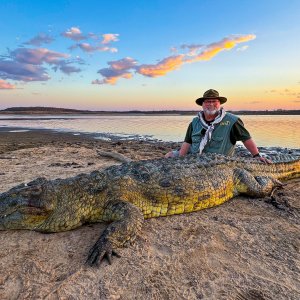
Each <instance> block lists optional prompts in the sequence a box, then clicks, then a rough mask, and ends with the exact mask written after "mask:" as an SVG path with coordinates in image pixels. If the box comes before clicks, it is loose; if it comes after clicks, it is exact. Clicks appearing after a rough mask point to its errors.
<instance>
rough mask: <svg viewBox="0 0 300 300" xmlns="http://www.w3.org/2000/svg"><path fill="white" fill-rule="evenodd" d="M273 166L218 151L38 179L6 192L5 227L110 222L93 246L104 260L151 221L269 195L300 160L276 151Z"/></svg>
mask: <svg viewBox="0 0 300 300" xmlns="http://www.w3.org/2000/svg"><path fill="white" fill-rule="evenodd" d="M272 159H273V163H272V164H263V163H261V162H259V161H257V160H255V159H246V158H238V157H226V156H222V155H218V154H206V155H203V156H198V155H187V156H185V157H180V158H169V159H155V160H144V161H137V162H130V163H124V164H121V165H118V166H112V167H109V168H106V169H104V170H100V171H94V172H92V173H90V174H80V175H77V176H75V177H72V178H67V179H55V180H46V179H45V178H38V179H36V180H34V181H31V182H29V183H28V184H21V185H18V186H16V187H14V188H12V189H10V190H9V191H7V192H5V193H2V194H1V195H0V230H9V229H29V230H35V231H40V232H60V231H66V230H71V229H74V228H77V227H79V226H81V225H82V224H84V223H93V222H111V223H110V224H109V225H108V226H107V228H106V229H105V230H104V231H103V232H102V234H101V235H100V237H99V239H98V241H97V242H96V244H95V245H94V246H93V247H92V248H91V250H90V252H89V254H88V258H87V263H88V264H90V265H94V264H98V263H99V262H100V261H101V260H102V259H103V258H104V257H105V256H106V257H107V259H108V261H109V262H110V263H111V256H112V255H113V254H115V255H118V254H117V253H116V252H115V250H116V248H119V247H123V246H125V245H126V244H129V243H131V242H132V241H133V240H134V239H135V237H136V235H137V233H138V232H139V231H140V230H141V227H142V224H143V221H144V219H147V218H152V217H160V216H169V215H174V214H181V213H188V212H194V211H198V210H201V209H204V208H209V207H214V206H217V205H220V204H222V203H224V202H225V201H227V200H229V199H231V198H233V197H235V196H237V195H240V194H245V195H248V196H251V197H265V196H267V195H270V194H271V192H272V190H273V189H274V188H275V187H276V186H279V185H281V183H280V181H279V180H287V179H292V178H297V177H300V160H299V158H297V157H292V156H277V157H276V156H274V157H273V158H272Z"/></svg>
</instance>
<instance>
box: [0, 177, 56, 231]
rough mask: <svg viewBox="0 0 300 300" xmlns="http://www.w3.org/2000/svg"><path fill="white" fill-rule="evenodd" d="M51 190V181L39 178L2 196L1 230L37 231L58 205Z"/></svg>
mask: <svg viewBox="0 0 300 300" xmlns="http://www.w3.org/2000/svg"><path fill="white" fill-rule="evenodd" d="M46 187H47V188H46ZM49 188H50V189H51V186H50V187H49V181H47V180H46V179H45V178H38V179H36V180H34V181H31V182H29V183H28V184H21V185H18V186H16V187H14V188H12V189H11V190H9V191H7V192H5V193H2V194H0V230H7V229H35V228H36V227H37V226H39V225H40V224H42V223H43V222H44V221H45V220H46V219H47V218H48V216H49V215H50V214H51V212H52V210H53V208H54V207H55V203H56V200H55V199H54V198H53V193H49ZM50 195H51V196H50Z"/></svg>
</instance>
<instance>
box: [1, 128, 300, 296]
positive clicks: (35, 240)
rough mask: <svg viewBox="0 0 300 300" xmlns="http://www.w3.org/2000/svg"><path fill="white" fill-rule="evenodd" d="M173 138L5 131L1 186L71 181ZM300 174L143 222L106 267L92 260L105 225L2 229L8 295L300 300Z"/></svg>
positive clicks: (159, 151) (161, 148)
mask: <svg viewBox="0 0 300 300" xmlns="http://www.w3.org/2000/svg"><path fill="white" fill-rule="evenodd" d="M173 146H174V145H168V144H159V145H154V144H151V143H147V142H104V141H95V140H93V139H90V138H88V137H78V136H72V135H68V134H61V133H60V134H58V133H51V132H48V131H34V132H29V133H5V132H0V192H3V191H5V190H7V189H9V188H11V187H13V186H15V185H17V184H19V183H22V182H28V181H30V180H32V179H35V178H37V177H40V176H43V177H46V178H48V179H54V178H65V177H69V176H73V175H76V174H79V173H88V172H91V171H93V170H95V169H100V168H104V167H107V166H110V165H113V164H119V163H120V162H118V161H116V160H114V159H110V158H104V157H102V156H100V155H99V150H101V151H114V152H118V153H122V154H123V155H126V156H127V157H130V158H131V159H145V158H151V157H161V156H162V155H163V153H165V152H166V151H167V150H168V149H169V148H170V147H173ZM299 183H300V180H293V181H290V182H289V183H288V184H287V185H286V186H285V188H284V189H283V190H279V191H278V192H276V194H275V199H276V202H275V203H274V201H273V204H275V205H272V203H271V202H272V201H271V199H270V198H267V199H250V198H245V197H238V198H235V199H232V200H231V201H229V202H227V203H225V204H223V205H221V206H219V207H215V208H212V209H209V210H203V211H200V212H197V213H191V214H188V215H177V216H172V217H166V218H157V219H149V220H147V221H145V224H144V227H143V233H142V234H141V235H140V236H139V237H138V239H137V241H136V243H135V244H134V245H132V246H130V247H129V248H124V249H122V250H120V251H119V252H120V253H121V255H122V257H121V258H114V261H113V264H112V265H109V264H108V263H107V262H106V261H105V262H103V263H102V264H101V265H100V267H99V268H90V267H87V266H85V265H84V261H85V259H86V255H87V252H88V250H89V248H90V247H91V246H92V245H93V244H94V242H95V241H96V240H97V238H98V237H99V235H100V233H101V232H102V231H103V229H104V228H105V224H94V225H90V226H88V225H86V226H83V227H81V228H79V229H76V230H73V231H69V232H63V233H55V234H42V233H38V232H31V231H1V232H0V299H300V280H299V279H300V276H299V275H300V272H299V271H300V254H299V253H300V251H299V249H300V234H299V233H300V230H299V211H300V202H299V199H300V185H299Z"/></svg>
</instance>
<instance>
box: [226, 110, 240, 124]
mask: <svg viewBox="0 0 300 300" xmlns="http://www.w3.org/2000/svg"><path fill="white" fill-rule="evenodd" d="M225 117H227V118H228V119H231V120H233V121H235V122H236V121H237V120H238V119H239V117H238V116H236V115H234V114H233V113H230V112H226V116H225Z"/></svg>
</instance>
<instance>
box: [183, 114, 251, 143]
mask: <svg viewBox="0 0 300 300" xmlns="http://www.w3.org/2000/svg"><path fill="white" fill-rule="evenodd" d="M207 123H208V125H209V124H210V123H211V122H207ZM192 131H193V128H192V122H191V123H190V125H189V127H188V129H187V131H186V135H185V139H184V141H185V142H186V143H188V144H192ZM204 134H205V129H204V132H203V135H204ZM249 139H251V136H250V133H249V132H248V130H247V129H246V128H245V127H244V123H243V121H242V120H241V119H240V118H238V120H237V121H236V122H235V123H234V125H233V126H232V129H231V131H230V141H231V143H232V144H233V145H235V144H236V142H237V141H242V142H245V141H247V140H249Z"/></svg>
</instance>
